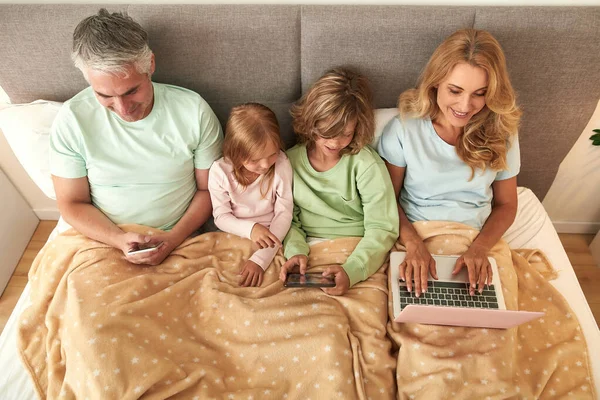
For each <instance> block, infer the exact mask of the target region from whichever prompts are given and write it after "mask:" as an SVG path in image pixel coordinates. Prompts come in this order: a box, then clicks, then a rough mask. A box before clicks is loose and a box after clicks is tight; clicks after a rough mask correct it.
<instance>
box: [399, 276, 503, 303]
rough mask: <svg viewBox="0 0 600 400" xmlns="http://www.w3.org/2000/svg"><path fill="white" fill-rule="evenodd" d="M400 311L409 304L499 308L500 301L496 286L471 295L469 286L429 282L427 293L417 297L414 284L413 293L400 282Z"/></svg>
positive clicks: (455, 283) (456, 283) (490, 286)
mask: <svg viewBox="0 0 600 400" xmlns="http://www.w3.org/2000/svg"><path fill="white" fill-rule="evenodd" d="M399 285H400V309H401V310H403V309H404V307H406V306H407V305H409V304H418V305H423V306H441V307H463V308H492V309H497V308H498V299H497V297H496V292H495V290H494V285H489V286H486V287H485V289H484V290H483V292H482V293H481V294H479V292H478V291H475V295H474V296H471V295H470V294H469V284H468V283H459V282H439V281H428V282H427V292H425V293H421V295H420V296H419V297H417V296H415V288H414V284H413V290H412V292H409V291H408V289H406V283H405V282H402V281H400V282H399Z"/></svg>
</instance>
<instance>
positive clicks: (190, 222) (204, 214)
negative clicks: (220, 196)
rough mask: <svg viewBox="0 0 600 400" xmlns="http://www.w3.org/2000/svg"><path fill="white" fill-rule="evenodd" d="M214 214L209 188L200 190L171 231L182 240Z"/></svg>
mask: <svg viewBox="0 0 600 400" xmlns="http://www.w3.org/2000/svg"><path fill="white" fill-rule="evenodd" d="M211 214H212V203H211V200H210V194H209V193H208V190H198V191H196V194H195V195H194V197H193V198H192V201H191V202H190V205H189V207H188V209H187V210H186V211H185V213H184V214H183V216H182V217H181V219H180V220H179V221H178V222H177V224H175V226H174V227H173V229H172V230H171V233H173V234H174V235H176V236H177V237H178V238H180V239H181V241H183V240H185V239H186V238H187V237H188V236H190V235H191V234H192V233H193V232H194V231H196V230H197V229H198V228H200V227H201V226H202V225H203V224H204V223H205V222H206V221H207V220H208V218H210V216H211Z"/></svg>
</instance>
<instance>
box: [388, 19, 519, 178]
mask: <svg viewBox="0 0 600 400" xmlns="http://www.w3.org/2000/svg"><path fill="white" fill-rule="evenodd" d="M459 63H467V64H469V65H472V66H475V67H480V68H482V69H484V70H485V71H486V72H487V76H488V85H487V91H486V94H485V106H484V108H483V109H482V110H481V111H480V112H478V113H477V114H476V115H474V116H473V117H472V118H471V120H470V121H469V122H468V123H467V125H466V126H465V128H464V131H463V133H462V134H461V135H460V136H459V138H458V141H457V143H456V146H455V148H456V152H457V154H458V156H459V157H460V159H461V160H463V161H464V162H465V163H466V164H467V165H468V166H469V167H471V171H472V174H471V179H472V178H473V175H474V174H475V169H477V168H479V169H481V170H485V169H486V168H487V167H489V168H491V169H493V170H504V169H506V168H507V165H506V153H507V147H508V143H509V140H510V138H511V136H513V135H516V134H517V129H518V126H519V121H520V118H521V110H520V109H519V106H518V105H517V102H516V96H515V92H514V90H513V87H512V85H511V83H510V79H509V77H508V72H507V69H506V60H505V57H504V52H503V51H502V48H501V47H500V43H498V41H497V40H496V39H495V38H494V37H493V36H492V35H491V34H490V33H489V32H487V31H484V30H477V29H461V30H459V31H456V32H455V33H453V34H452V35H450V36H449V37H448V38H447V39H446V40H444V42H443V43H442V44H441V45H440V46H439V47H438V48H437V49H436V50H435V52H434V53H433V55H432V56H431V58H430V59H429V62H428V63H427V65H426V66H425V69H424V70H423V72H422V73H421V76H420V77H419V80H418V82H417V87H416V89H409V90H407V91H405V92H403V93H402V94H401V95H400V98H399V99H398V108H399V110H400V115H401V117H402V118H405V117H413V118H414V117H416V118H425V117H429V118H431V120H434V119H435V118H436V117H437V116H438V115H439V114H440V113H441V111H440V109H439V107H438V104H437V87H438V85H440V83H442V82H443V81H444V80H445V79H446V77H447V76H448V74H450V72H451V71H452V69H453V68H454V67H455V66H456V65H457V64H459Z"/></svg>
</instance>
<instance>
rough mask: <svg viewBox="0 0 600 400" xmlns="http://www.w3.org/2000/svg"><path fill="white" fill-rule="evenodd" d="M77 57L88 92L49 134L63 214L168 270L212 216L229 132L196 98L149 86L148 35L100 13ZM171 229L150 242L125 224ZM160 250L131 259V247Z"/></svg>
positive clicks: (117, 16) (82, 32)
mask: <svg viewBox="0 0 600 400" xmlns="http://www.w3.org/2000/svg"><path fill="white" fill-rule="evenodd" d="M72 59H73V62H74V64H75V66H76V67H77V68H79V69H80V70H81V72H82V73H83V75H84V77H85V79H86V80H87V81H88V83H89V84H90V87H88V88H86V89H84V90H83V91H81V92H80V93H78V94H77V95H75V96H74V97H73V98H72V99H70V100H68V101H67V102H65V104H64V105H63V107H62V108H61V110H60V112H59V113H58V116H57V118H56V120H55V121H54V124H53V126H52V131H51V135H50V149H51V150H50V168H51V172H52V179H53V183H54V188H55V190H56V198H57V201H58V207H59V210H60V212H61V214H62V216H63V218H64V219H65V221H66V222H68V223H69V224H70V225H71V226H72V227H73V228H75V229H76V230H78V231H79V232H81V233H82V234H84V235H86V236H88V237H90V238H92V239H94V240H98V241H100V242H103V243H106V244H108V245H110V246H113V247H115V248H117V249H120V250H121V251H122V252H123V253H124V254H125V256H126V257H127V258H128V259H129V260H130V261H131V262H133V263H136V264H150V265H157V264H160V263H161V262H162V261H163V260H164V259H165V258H166V257H167V256H168V255H169V254H170V253H171V251H172V250H173V249H174V248H175V247H177V246H178V245H179V244H181V243H182V242H183V240H185V238H187V237H188V236H189V235H190V234H192V233H193V232H194V231H196V230H197V229H198V228H200V226H201V225H202V224H204V222H206V220H207V219H208V218H209V217H210V215H211V213H212V205H211V201H210V196H209V193H208V169H209V168H210V166H211V164H212V162H213V161H214V160H216V159H217V158H219V157H220V155H221V143H222V140H223V133H222V130H221V125H220V124H219V121H218V120H217V117H216V116H215V114H214V113H213V111H212V110H211V108H210V107H209V105H208V104H207V103H206V102H205V101H204V100H203V99H202V98H201V97H200V96H199V95H198V94H196V93H194V92H192V91H190V90H187V89H184V88H181V87H176V86H171V85H165V84H159V83H154V82H152V81H151V77H152V73H153V72H154V69H155V60H154V54H153V53H152V51H151V50H150V48H149V46H148V35H147V33H146V31H145V30H144V29H143V28H142V27H141V26H140V25H139V24H138V23H137V22H135V21H134V20H133V19H132V18H130V17H129V16H127V15H125V14H122V13H112V14H111V13H109V12H108V11H106V10H105V9H101V10H100V11H99V12H98V14H97V15H93V16H91V17H88V18H86V19H84V20H83V21H81V22H80V23H79V25H78V26H77V27H76V28H75V32H74V34H73V52H72ZM124 223H136V224H141V225H147V226H151V227H155V228H159V229H162V230H164V231H165V233H161V234H157V235H152V236H145V235H140V234H136V233H133V232H129V233H126V232H124V231H122V230H121V229H120V228H119V227H118V226H117V224H124ZM149 246H157V247H156V248H155V249H153V250H151V251H148V252H143V253H138V254H133V255H132V254H128V253H129V252H130V251H132V250H138V249H140V248H144V247H149Z"/></svg>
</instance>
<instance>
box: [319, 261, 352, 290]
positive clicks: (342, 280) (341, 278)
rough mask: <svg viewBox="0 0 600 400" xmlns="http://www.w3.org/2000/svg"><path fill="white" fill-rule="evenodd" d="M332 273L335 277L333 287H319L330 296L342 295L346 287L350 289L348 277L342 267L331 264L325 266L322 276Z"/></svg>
mask: <svg viewBox="0 0 600 400" xmlns="http://www.w3.org/2000/svg"><path fill="white" fill-rule="evenodd" d="M330 275H334V277H335V287H332V288H327V287H324V288H321V290H323V291H324V292H325V293H327V294H329V295H332V296H342V295H344V294H346V292H347V291H348V289H350V278H349V277H348V274H347V273H346V271H344V268H342V266H341V265H333V266H331V267H329V268H327V269H326V270H325V271H324V272H323V276H330Z"/></svg>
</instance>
